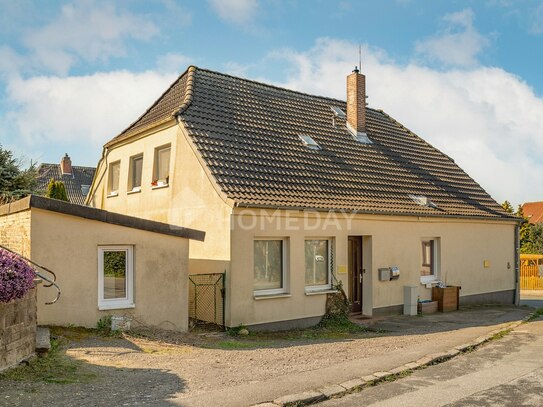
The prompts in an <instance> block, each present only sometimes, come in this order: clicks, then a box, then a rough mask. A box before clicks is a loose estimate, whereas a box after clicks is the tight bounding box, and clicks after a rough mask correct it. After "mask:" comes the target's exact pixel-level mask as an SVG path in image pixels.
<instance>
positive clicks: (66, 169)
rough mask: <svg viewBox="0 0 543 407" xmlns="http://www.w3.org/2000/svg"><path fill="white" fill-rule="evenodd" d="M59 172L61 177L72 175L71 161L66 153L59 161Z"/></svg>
mask: <svg viewBox="0 0 543 407" xmlns="http://www.w3.org/2000/svg"><path fill="white" fill-rule="evenodd" d="M60 171H61V172H62V175H64V174H70V175H71V174H72V160H71V159H70V156H69V155H68V153H66V155H65V156H64V157H62V160H60Z"/></svg>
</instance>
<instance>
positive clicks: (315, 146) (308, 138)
mask: <svg viewBox="0 0 543 407" xmlns="http://www.w3.org/2000/svg"><path fill="white" fill-rule="evenodd" d="M299 137H300V140H302V143H304V145H305V146H306V147H307V148H310V149H311V150H320V149H321V147H320V146H319V145H318V144H317V142H316V141H315V140H313V139H312V138H311V136H305V135H302V134H300V135H299Z"/></svg>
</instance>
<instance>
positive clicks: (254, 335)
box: [140, 305, 533, 351]
mask: <svg viewBox="0 0 543 407" xmlns="http://www.w3.org/2000/svg"><path fill="white" fill-rule="evenodd" d="M532 311H533V308H529V307H525V306H523V307H515V306H512V305H473V306H463V307H461V308H460V310H459V311H453V312H447V313H443V312H438V313H434V314H427V315H417V316H405V315H394V316H386V317H376V318H370V319H368V318H360V317H359V316H357V315H351V318H350V319H351V321H352V322H354V323H355V324H357V325H360V326H361V327H362V328H363V329H362V330H360V331H334V330H329V329H323V328H318V327H316V328H307V329H300V330H290V331H282V332H251V333H250V335H249V336H239V335H229V334H228V333H227V332H222V331H219V330H217V331H215V332H209V331H205V332H199V331H193V332H189V333H178V332H172V331H164V332H162V333H160V334H157V332H156V331H155V332H153V333H152V334H150V335H149V333H147V332H140V333H143V337H144V338H146V339H149V340H158V341H160V342H161V343H163V344H169V345H190V346H195V347H199V348H208V349H220V350H225V351H244V350H246V351H250V350H255V349H265V348H275V349H277V348H288V347H299V346H310V345H313V344H320V343H333V342H349V341H353V340H360V339H364V338H377V337H386V336H410V335H426V334H433V333H446V332H451V331H456V330H460V329H465V328H473V327H484V326H494V325H499V324H504V323H508V322H513V321H518V320H521V319H523V318H524V317H526V316H527V315H528V314H529V313H530V312H532ZM249 329H250V328H249Z"/></svg>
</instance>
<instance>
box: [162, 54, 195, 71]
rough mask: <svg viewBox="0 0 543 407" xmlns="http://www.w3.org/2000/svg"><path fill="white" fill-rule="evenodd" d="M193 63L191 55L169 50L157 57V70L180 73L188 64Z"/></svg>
mask: <svg viewBox="0 0 543 407" xmlns="http://www.w3.org/2000/svg"><path fill="white" fill-rule="evenodd" d="M193 63H194V60H193V59H192V58H191V57H188V56H186V55H182V54H179V53H175V52H169V53H167V54H166V55H162V56H160V57H158V58H157V63H156V66H157V70H158V71H159V72H163V73H172V72H174V73H177V74H181V73H182V72H183V71H185V69H186V68H187V66H188V65H191V64H193Z"/></svg>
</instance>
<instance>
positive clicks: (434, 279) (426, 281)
mask: <svg viewBox="0 0 543 407" xmlns="http://www.w3.org/2000/svg"><path fill="white" fill-rule="evenodd" d="M420 283H421V284H437V283H439V279H438V278H437V277H436V276H425V277H421V278H420Z"/></svg>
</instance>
